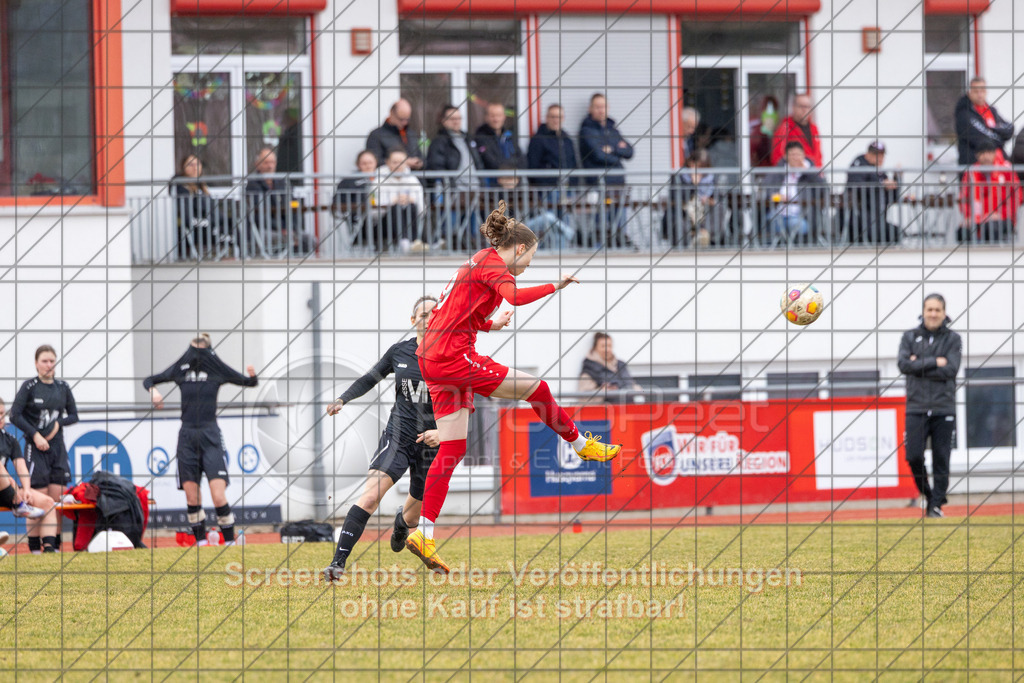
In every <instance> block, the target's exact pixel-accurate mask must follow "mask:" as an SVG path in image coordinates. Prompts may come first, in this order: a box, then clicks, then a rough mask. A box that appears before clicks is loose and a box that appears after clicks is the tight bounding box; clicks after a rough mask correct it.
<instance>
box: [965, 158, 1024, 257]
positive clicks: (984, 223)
mask: <svg viewBox="0 0 1024 683" xmlns="http://www.w3.org/2000/svg"><path fill="white" fill-rule="evenodd" d="M997 150H998V148H997V146H996V144H995V143H994V142H991V141H989V140H982V141H980V142H978V144H977V147H976V148H975V152H976V154H977V159H978V160H977V162H976V163H975V164H973V165H972V166H971V167H970V168H968V169H967V170H966V171H964V175H963V178H962V179H961V183H960V210H961V212H962V213H963V225H962V226H961V227H960V229H959V230H958V231H957V241H959V242H961V243H963V242H976V241H977V242H1005V241H1007V240H1011V239H1012V238H1013V236H1014V229H1015V226H1016V220H1017V211H1018V209H1019V208H1020V205H1021V186H1020V180H1019V179H1018V178H1017V174H1016V173H1014V172H1013V167H1012V166H1010V163H1009V162H1008V161H1006V160H1005V159H1002V158H1000V157H999V155H998V152H997Z"/></svg>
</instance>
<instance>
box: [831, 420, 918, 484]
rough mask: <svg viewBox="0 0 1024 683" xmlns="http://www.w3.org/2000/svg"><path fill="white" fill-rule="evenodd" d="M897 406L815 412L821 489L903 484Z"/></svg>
mask: <svg viewBox="0 0 1024 683" xmlns="http://www.w3.org/2000/svg"><path fill="white" fill-rule="evenodd" d="M898 446H899V440H898V438H897V435H896V410H894V409H889V410H834V411H824V410H823V411H819V412H816V413H814V454H815V458H814V474H815V477H814V481H815V486H816V488H817V489H818V490H819V491H823V490H831V489H859V488H865V487H867V488H876V487H878V488H884V487H891V486H899V454H898V452H897V449H898Z"/></svg>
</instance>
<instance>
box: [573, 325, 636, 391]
mask: <svg viewBox="0 0 1024 683" xmlns="http://www.w3.org/2000/svg"><path fill="white" fill-rule="evenodd" d="M578 389H579V391H580V392H581V393H583V392H589V393H593V394H594V397H593V399H592V400H602V398H603V396H602V395H601V394H603V393H604V392H607V391H622V390H629V389H632V390H635V391H641V390H642V388H641V387H640V385H639V384H637V382H636V380H634V379H633V376H632V375H631V374H629V368H628V367H627V366H626V361H624V360H620V359H618V358H616V357H615V349H614V348H613V345H612V337H611V335H610V334H606V333H604V332H595V333H594V344H593V346H591V348H590V351H589V352H587V355H586V357H585V358H584V359H583V367H582V368H580V378H579V387H578Z"/></svg>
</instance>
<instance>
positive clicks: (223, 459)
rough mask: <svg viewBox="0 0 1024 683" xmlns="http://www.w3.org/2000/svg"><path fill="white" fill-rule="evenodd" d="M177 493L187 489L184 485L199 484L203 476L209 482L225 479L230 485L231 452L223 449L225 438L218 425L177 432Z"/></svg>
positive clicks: (184, 429) (190, 428) (225, 482)
mask: <svg viewBox="0 0 1024 683" xmlns="http://www.w3.org/2000/svg"><path fill="white" fill-rule="evenodd" d="M174 457H175V460H177V461H178V490H181V489H183V488H185V482H186V481H191V482H195V483H196V484H198V483H200V482H201V481H202V478H203V473H204V472H205V473H206V480H207V481H211V480H213V479H223V480H224V484H225V485H226V484H228V483H229V481H228V451H227V448H225V447H224V436H223V435H222V434H221V433H220V427H218V426H217V425H204V426H202V427H182V428H181V431H179V432H178V450H177V453H176V454H175V456H174Z"/></svg>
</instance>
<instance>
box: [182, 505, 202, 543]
mask: <svg viewBox="0 0 1024 683" xmlns="http://www.w3.org/2000/svg"><path fill="white" fill-rule="evenodd" d="M178 509H179V510H180V509H181V508H178ZM202 509H203V506H202V505H189V506H188V513H189V514H190V515H194V514H195V513H197V512H200V511H202ZM192 535H193V536H195V537H196V543H199V541H205V540H206V520H205V519H201V520H199V521H198V522H196V523H195V524H192Z"/></svg>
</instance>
